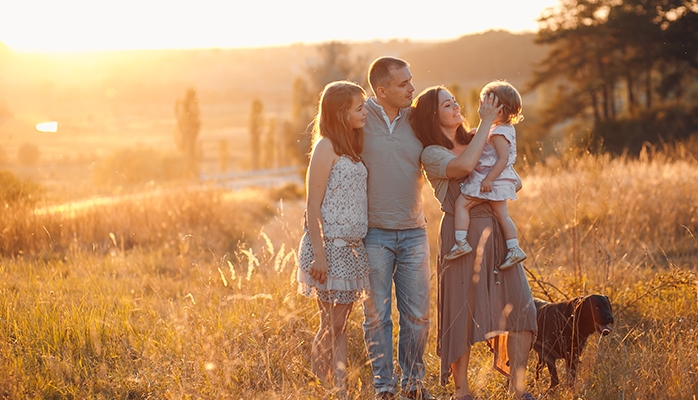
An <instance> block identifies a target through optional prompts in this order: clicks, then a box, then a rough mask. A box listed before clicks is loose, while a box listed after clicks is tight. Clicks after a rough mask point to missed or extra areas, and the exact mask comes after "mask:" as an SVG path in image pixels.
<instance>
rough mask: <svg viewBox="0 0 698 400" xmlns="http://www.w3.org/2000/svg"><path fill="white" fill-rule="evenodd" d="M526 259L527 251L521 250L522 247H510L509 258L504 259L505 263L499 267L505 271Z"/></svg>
mask: <svg viewBox="0 0 698 400" xmlns="http://www.w3.org/2000/svg"><path fill="white" fill-rule="evenodd" d="M525 259H526V253H524V252H523V250H521V247H519V246H516V247H514V248H511V249H509V252H508V253H507V258H506V259H505V260H504V263H503V264H502V265H500V266H499V269H500V270H502V271H504V270H506V269H509V268H511V267H513V266H514V265H516V264H518V263H520V262H521V261H523V260H525Z"/></svg>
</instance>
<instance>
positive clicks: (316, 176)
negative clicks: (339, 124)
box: [306, 138, 339, 283]
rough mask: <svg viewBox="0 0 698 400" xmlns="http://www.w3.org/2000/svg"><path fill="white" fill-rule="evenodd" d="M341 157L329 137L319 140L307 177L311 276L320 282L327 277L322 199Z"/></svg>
mask: <svg viewBox="0 0 698 400" xmlns="http://www.w3.org/2000/svg"><path fill="white" fill-rule="evenodd" d="M337 158H339V157H338V156H337V155H336V154H335V152H334V149H333V148H332V143H331V142H330V140H329V139H326V138H323V139H320V141H318V143H317V144H316V145H315V148H314V149H313V153H312V155H311V156H310V166H308V177H307V194H306V197H307V203H306V212H307V214H306V216H307V218H308V234H309V235H310V242H311V243H312V244H313V264H312V265H311V266H310V276H311V277H312V278H313V279H315V280H316V281H318V282H320V283H325V280H326V279H327V254H326V253H325V240H324V239H323V236H322V212H321V211H320V208H321V206H322V200H323V199H324V198H325V189H326V187H327V180H328V179H329V178H330V172H331V171H332V165H333V164H334V162H335V161H336V160H337Z"/></svg>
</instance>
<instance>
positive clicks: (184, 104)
mask: <svg viewBox="0 0 698 400" xmlns="http://www.w3.org/2000/svg"><path fill="white" fill-rule="evenodd" d="M175 116H176V117H177V129H176V130H175V142H176V143H177V148H178V149H179V150H180V151H182V152H183V154H184V171H186V172H185V173H186V174H187V175H190V176H197V175H198V166H197V157H196V139H197V137H198V136H199V130H200V129H201V121H200V119H199V101H198V100H197V98H196V90H195V89H193V88H189V89H187V91H186V93H185V94H184V99H177V101H176V102H175Z"/></svg>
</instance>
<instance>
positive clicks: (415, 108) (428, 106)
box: [409, 86, 470, 150]
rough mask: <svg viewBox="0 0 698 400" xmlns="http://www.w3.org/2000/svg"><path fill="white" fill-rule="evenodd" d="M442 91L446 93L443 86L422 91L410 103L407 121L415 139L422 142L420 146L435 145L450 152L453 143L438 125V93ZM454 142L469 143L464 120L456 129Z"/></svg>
mask: <svg viewBox="0 0 698 400" xmlns="http://www.w3.org/2000/svg"><path fill="white" fill-rule="evenodd" d="M442 90H445V91H448V89H446V88H445V87H444V86H432V87H429V88H426V89H424V90H423V91H422V93H420V94H419V95H418V96H417V98H415V99H414V102H412V109H411V110H410V116H409V120H410V125H412V129H413V130H414V133H415V135H416V136H417V139H419V141H420V142H422V146H424V147H427V146H430V145H433V144H436V145H439V146H443V147H445V148H447V149H449V150H450V149H453V146H454V143H453V142H451V139H449V138H447V137H446V135H444V133H443V131H442V130H441V124H440V123H439V92H441V91H442ZM456 141H457V142H458V143H459V144H468V143H470V135H469V134H468V128H467V122H466V121H465V120H463V123H462V124H461V125H460V126H459V127H458V129H456Z"/></svg>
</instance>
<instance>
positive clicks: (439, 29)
mask: <svg viewBox="0 0 698 400" xmlns="http://www.w3.org/2000/svg"><path fill="white" fill-rule="evenodd" d="M558 1H559V0H527V1H520V0H506V1H499V2H497V3H496V5H495V4H494V3H486V2H475V1H455V2H450V3H448V4H447V3H443V4H440V5H439V4H436V3H424V4H426V6H425V7H424V8H421V9H418V8H416V7H415V6H414V5H412V4H400V3H397V2H376V1H373V0H357V1H353V2H341V3H335V2H328V1H325V0H298V1H293V2H290V1H286V0H284V1H279V0H271V1H265V2H253V1H246V2H237V1H235V2H232V1H223V0H200V1H197V2H195V3H192V2H186V3H185V2H181V1H177V0H174V1H165V0H122V1H119V2H95V1H89V0H63V1H53V0H39V1H31V0H29V1H16V2H12V3H10V4H9V5H5V6H3V12H2V14H0V41H1V42H4V43H5V44H6V45H7V46H9V47H10V48H11V49H14V50H19V51H83V50H117V49H158V48H201V47H257V46H278V45H286V44H291V43H298V42H306V43H315V42H323V41H328V40H341V41H367V40H374V39H380V40H388V39H392V38H408V39H412V40H444V39H454V38H457V37H460V36H462V35H465V34H470V33H475V32H483V31H486V30H490V29H505V30H508V31H511V32H521V31H535V30H537V24H536V22H535V20H536V18H538V17H539V16H540V14H541V13H542V11H543V10H544V9H545V8H546V7H550V6H554V5H556V4H557V3H558ZM454 17H455V18H454Z"/></svg>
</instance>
